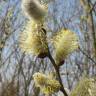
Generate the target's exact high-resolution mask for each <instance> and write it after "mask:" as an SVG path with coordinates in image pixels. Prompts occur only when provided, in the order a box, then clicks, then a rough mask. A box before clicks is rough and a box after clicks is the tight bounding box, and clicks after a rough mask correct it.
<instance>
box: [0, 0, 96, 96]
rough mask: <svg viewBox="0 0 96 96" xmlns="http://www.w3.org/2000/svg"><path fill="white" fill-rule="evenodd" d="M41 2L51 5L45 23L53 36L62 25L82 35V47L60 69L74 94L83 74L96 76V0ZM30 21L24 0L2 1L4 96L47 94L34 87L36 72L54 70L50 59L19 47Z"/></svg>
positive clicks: (0, 89) (0, 78) (0, 93)
mask: <svg viewBox="0 0 96 96" xmlns="http://www.w3.org/2000/svg"><path fill="white" fill-rule="evenodd" d="M39 1H40V2H41V3H42V2H43V4H47V5H48V17H47V18H46V21H45V24H46V27H47V29H48V32H47V34H48V36H49V37H50V36H52V34H54V33H55V32H58V31H59V30H60V29H61V28H68V29H70V30H72V31H73V32H75V33H76V34H77V35H78V37H79V45H80V48H81V50H77V51H75V52H73V53H72V54H71V55H69V56H68V57H67V58H66V60H65V63H64V65H63V66H62V67H61V69H60V74H61V76H62V80H63V84H64V86H65V87H66V88H67V90H68V91H69V93H70V91H71V90H72V89H73V88H74V87H75V85H76V84H77V82H78V81H79V80H80V78H81V77H82V76H83V75H87V76H89V77H93V76H95V75H96V0H50V1H49V0H39ZM82 1H84V2H82ZM26 21H27V18H26V17H25V15H24V13H23V12H22V9H21V0H0V96H43V94H42V93H41V92H40V90H39V89H38V88H36V87H35V86H34V82H33V79H32V75H33V74H34V73H35V72H38V71H40V72H43V73H48V72H53V66H52V64H51V62H50V60H49V59H48V58H45V59H38V58H36V57H34V56H32V54H24V53H23V52H22V50H21V49H20V48H19V45H18V44H19V42H18V39H19V35H20V33H21V32H23V30H24V25H25V24H26ZM50 48H51V45H50ZM51 51H52V50H51ZM60 94H61V93H56V94H54V95H53V96H61V95H60ZM62 96H63V95H62Z"/></svg>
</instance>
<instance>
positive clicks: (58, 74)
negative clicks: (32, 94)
mask: <svg viewBox="0 0 96 96" xmlns="http://www.w3.org/2000/svg"><path fill="white" fill-rule="evenodd" d="M48 53H49V54H48V57H49V59H50V61H51V63H52V64H53V66H54V68H55V70H56V73H57V76H58V80H59V83H60V85H61V88H60V90H61V91H62V92H63V94H64V96H68V94H67V92H66V91H65V89H64V86H63V84H62V80H61V76H60V72H59V68H60V67H58V66H57V65H56V64H55V61H54V59H53V57H52V56H51V54H50V51H49V52H48Z"/></svg>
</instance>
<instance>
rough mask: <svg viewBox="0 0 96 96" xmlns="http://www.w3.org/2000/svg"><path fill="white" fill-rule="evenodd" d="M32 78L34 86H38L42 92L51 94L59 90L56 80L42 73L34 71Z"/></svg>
mask: <svg viewBox="0 0 96 96" xmlns="http://www.w3.org/2000/svg"><path fill="white" fill-rule="evenodd" d="M33 78H34V82H35V84H36V86H38V87H40V89H41V91H42V92H43V93H44V94H53V93H55V92H58V91H59V90H60V87H61V86H60V83H59V82H58V81H57V80H55V79H52V78H50V77H47V76H46V75H44V74H42V73H35V74H34V75H33Z"/></svg>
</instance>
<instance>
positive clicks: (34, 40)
mask: <svg viewBox="0 0 96 96" xmlns="http://www.w3.org/2000/svg"><path fill="white" fill-rule="evenodd" d="M19 42H20V48H21V49H22V50H23V51H24V52H26V53H32V54H34V55H36V56H38V57H39V58H44V57H46V56H47V53H48V45H47V40H46V34H45V32H43V31H42V30H41V28H40V25H37V24H36V23H35V22H34V21H29V22H28V24H27V26H26V29H25V30H24V32H22V33H21V34H20V40H19Z"/></svg>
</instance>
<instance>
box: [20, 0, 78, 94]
mask: <svg viewBox="0 0 96 96" xmlns="http://www.w3.org/2000/svg"><path fill="white" fill-rule="evenodd" d="M21 7H22V11H23V12H24V13H25V15H26V17H27V18H28V19H29V20H28V22H27V24H26V27H25V30H24V31H23V32H22V33H21V34H20V40H19V41H20V48H21V49H22V50H23V51H24V52H25V53H29V54H30V53H31V54H33V55H35V56H37V57H38V58H45V57H47V56H48V52H49V51H48V50H49V49H48V42H47V40H48V38H47V36H46V35H47V34H46V32H47V30H46V29H45V28H44V26H43V25H44V20H45V17H46V16H47V15H46V14H48V12H47V9H46V7H45V6H43V5H41V4H40V3H39V1H38V0H22V5H21ZM50 42H51V43H52V45H53V46H54V50H53V51H54V53H55V57H54V60H55V63H56V64H57V65H58V66H61V65H62V64H63V63H64V60H65V58H66V57H67V56H68V55H69V54H71V53H72V52H73V51H75V50H76V49H77V48H78V38H77V35H76V34H75V33H74V32H71V31H70V30H69V29H61V30H60V32H58V33H57V34H56V35H55V36H53V37H52V39H50ZM33 77H34V81H35V83H36V85H37V86H38V87H40V88H41V89H42V92H44V93H45V94H52V93H54V92H57V91H59V89H60V84H59V82H58V81H57V80H54V79H52V78H49V77H47V76H45V75H44V74H42V73H35V74H34V76H33Z"/></svg>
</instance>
